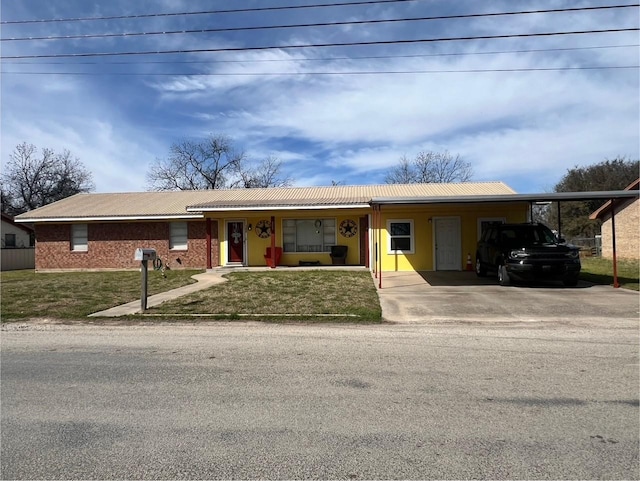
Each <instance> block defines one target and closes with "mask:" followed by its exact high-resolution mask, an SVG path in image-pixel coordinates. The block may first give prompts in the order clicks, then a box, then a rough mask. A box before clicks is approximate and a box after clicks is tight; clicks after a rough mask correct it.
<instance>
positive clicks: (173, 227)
mask: <svg viewBox="0 0 640 481" xmlns="http://www.w3.org/2000/svg"><path fill="white" fill-rule="evenodd" d="M169 227H170V232H169V249H171V250H177V251H186V250H187V241H188V235H187V223H186V222H171V223H170V224H169Z"/></svg>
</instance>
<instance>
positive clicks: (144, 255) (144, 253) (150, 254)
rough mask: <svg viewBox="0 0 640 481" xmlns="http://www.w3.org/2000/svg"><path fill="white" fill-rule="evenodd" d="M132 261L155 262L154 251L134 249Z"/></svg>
mask: <svg viewBox="0 0 640 481" xmlns="http://www.w3.org/2000/svg"><path fill="white" fill-rule="evenodd" d="M133 260H134V261H154V260H156V250H155V249H143V248H138V249H136V254H135V257H134V258H133Z"/></svg>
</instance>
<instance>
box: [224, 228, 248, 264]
mask: <svg viewBox="0 0 640 481" xmlns="http://www.w3.org/2000/svg"><path fill="white" fill-rule="evenodd" d="M234 222H240V223H242V263H240V262H231V261H230V260H229V257H230V254H231V242H230V239H229V224H231V223H234ZM224 240H225V242H226V244H227V245H226V249H225V250H226V252H225V260H224V261H225V263H224V265H226V266H243V267H246V266H247V220H246V219H225V221H224Z"/></svg>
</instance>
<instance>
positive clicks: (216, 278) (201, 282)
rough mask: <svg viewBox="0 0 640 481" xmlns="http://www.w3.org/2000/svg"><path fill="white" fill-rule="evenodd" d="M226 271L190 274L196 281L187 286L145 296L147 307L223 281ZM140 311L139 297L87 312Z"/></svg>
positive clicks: (97, 314)
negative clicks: (125, 302)
mask: <svg viewBox="0 0 640 481" xmlns="http://www.w3.org/2000/svg"><path fill="white" fill-rule="evenodd" d="M227 272H229V271H227V270H225V271H223V270H219V271H210V272H205V273H203V274H196V275H194V276H191V278H192V279H195V280H196V281H198V282H196V283H195V284H189V285H187V286H182V287H178V288H176V289H171V290H170V291H166V292H161V293H160V294H155V295H153V296H149V297H147V307H148V308H149V307H154V306H157V305H159V304H162V303H163V302H165V301H169V300H172V299H175V298H177V297H180V296H185V295H187V294H191V293H192V292H197V291H201V290H203V289H206V288H207V287H211V286H213V285H215V284H220V283H222V282H225V281H226V280H227V279H225V278H224V277H222V275H223V274H225V273H227ZM140 313H141V310H140V299H138V300H137V301H133V302H129V303H127V304H122V305H121V306H116V307H112V308H111V309H107V310H104V311H100V312H94V313H93V314H89V317H120V316H130V315H133V314H140Z"/></svg>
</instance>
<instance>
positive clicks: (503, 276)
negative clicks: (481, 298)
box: [498, 264, 511, 286]
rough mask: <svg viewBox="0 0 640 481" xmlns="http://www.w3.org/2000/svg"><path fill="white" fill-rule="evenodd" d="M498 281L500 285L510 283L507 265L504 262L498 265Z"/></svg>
mask: <svg viewBox="0 0 640 481" xmlns="http://www.w3.org/2000/svg"><path fill="white" fill-rule="evenodd" d="M498 283H499V284H500V285H501V286H508V285H509V284H510V283H511V280H510V279H509V273H508V272H507V267H506V266H505V265H504V264H500V265H499V266H498Z"/></svg>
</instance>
